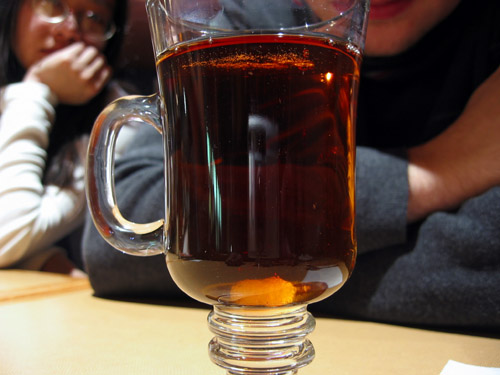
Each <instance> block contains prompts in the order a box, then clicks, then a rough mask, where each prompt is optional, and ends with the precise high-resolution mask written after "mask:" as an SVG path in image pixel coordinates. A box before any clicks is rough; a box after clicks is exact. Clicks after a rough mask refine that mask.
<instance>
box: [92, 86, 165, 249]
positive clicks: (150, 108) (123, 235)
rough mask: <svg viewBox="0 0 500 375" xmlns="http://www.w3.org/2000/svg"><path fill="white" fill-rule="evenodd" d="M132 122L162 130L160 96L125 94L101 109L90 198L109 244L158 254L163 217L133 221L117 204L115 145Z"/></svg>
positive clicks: (96, 126) (94, 134)
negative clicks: (150, 220) (156, 219)
mask: <svg viewBox="0 0 500 375" xmlns="http://www.w3.org/2000/svg"><path fill="white" fill-rule="evenodd" d="M132 121H133V122H135V123H146V124H149V125H152V126H153V127H155V129H156V130H158V132H160V133H162V129H161V126H160V124H161V119H160V115H159V98H158V96H157V95H152V96H126V97H123V98H120V99H118V100H116V101H114V102H113V103H111V104H110V105H108V106H107V107H106V108H105V109H104V110H103V111H102V112H101V114H100V115H99V117H98V118H97V120H96V122H95V124H94V128H93V130H92V133H91V136H90V142H89V148H88V154H87V171H86V182H85V183H86V191H87V201H88V205H89V209H90V213H91V214H92V218H93V220H94V223H95V225H96V227H97V229H98V231H99V233H100V234H101V236H102V237H103V238H104V239H105V240H106V241H107V242H108V243H109V244H111V245H112V246H114V247H115V248H117V249H119V250H121V251H123V252H125V253H127V254H131V255H139V256H149V255H157V254H160V253H163V252H164V246H163V244H164V227H163V224H164V220H163V219H161V220H158V221H155V222H152V223H145V224H138V223H134V222H131V221H128V220H127V219H125V218H124V217H123V216H122V214H121V213H120V210H119V209H118V206H117V204H116V196H115V185H114V150H115V144H116V139H117V137H118V133H119V131H120V128H121V127H122V126H123V125H125V124H126V123H129V122H132Z"/></svg>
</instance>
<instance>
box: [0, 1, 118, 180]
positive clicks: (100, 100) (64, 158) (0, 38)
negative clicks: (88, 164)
mask: <svg viewBox="0 0 500 375" xmlns="http://www.w3.org/2000/svg"><path fill="white" fill-rule="evenodd" d="M23 1H29V0H21V1H19V0H0V67H1V69H0V87H1V86H4V85H6V84H9V83H14V82H19V81H21V80H22V79H23V76H24V74H25V70H24V68H23V67H22V65H21V64H20V62H19V61H18V60H17V58H16V55H15V53H14V51H13V49H12V38H13V35H14V33H15V31H16V26H17V25H16V22H17V18H18V14H19V10H20V8H21V6H22V4H23ZM127 4H128V1H126V0H116V1H115V11H114V16H113V21H114V23H115V25H116V33H115V34H114V35H113V37H112V38H111V39H110V40H109V41H108V43H107V44H106V47H105V49H104V51H103V54H104V55H105V56H106V58H107V60H108V64H110V65H111V66H113V67H114V66H115V65H116V63H117V59H118V56H119V53H120V47H121V45H122V41H123V38H124V33H125V24H126V19H127ZM106 97H107V92H106V89H105V90H103V91H102V92H101V93H100V94H99V95H97V96H96V97H94V98H93V99H92V100H91V101H89V102H88V103H87V104H85V105H82V106H70V105H59V106H58V107H57V109H56V120H55V123H54V126H53V128H52V131H51V133H50V141H49V148H48V150H47V153H48V161H47V165H49V164H52V165H54V168H52V169H51V170H49V171H48V172H47V173H46V176H45V177H46V178H47V177H48V176H47V175H50V181H51V182H52V183H56V184H57V185H60V186H64V185H66V184H68V183H69V181H70V179H71V176H70V174H71V172H72V171H71V169H72V168H71V167H70V165H71V162H68V160H70V159H71V158H72V157H76V155H70V154H71V153H73V151H74V150H71V147H65V145H66V144H67V143H68V142H71V141H73V140H75V139H77V138H79V137H80V136H82V135H83V134H88V133H89V132H90V130H91V128H92V126H93V123H94V120H95V118H96V117H97V115H98V114H99V112H100V111H101V110H102V109H103V107H104V105H105V104H106ZM59 151H63V154H65V155H59V156H58V157H57V158H58V159H60V160H53V159H54V158H55V156H56V154H58V153H59ZM65 166H67V167H65Z"/></svg>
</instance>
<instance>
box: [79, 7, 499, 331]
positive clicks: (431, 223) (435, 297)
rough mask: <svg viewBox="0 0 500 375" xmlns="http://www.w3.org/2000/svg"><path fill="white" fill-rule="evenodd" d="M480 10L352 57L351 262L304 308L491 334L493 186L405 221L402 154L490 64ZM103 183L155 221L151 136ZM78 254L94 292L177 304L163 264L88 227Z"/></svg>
mask: <svg viewBox="0 0 500 375" xmlns="http://www.w3.org/2000/svg"><path fill="white" fill-rule="evenodd" d="M480 3H481V4H480V5H479V4H478V3H477V2H476V1H466V0H463V2H462V4H461V5H460V6H459V8H458V9H457V10H456V11H455V12H454V13H453V14H452V15H451V16H450V17H449V18H448V19H447V20H445V21H444V22H443V23H442V24H441V25H440V26H438V27H437V28H436V29H435V30H434V31H433V32H431V33H430V34H429V35H428V36H427V37H426V38H424V39H423V40H422V41H421V42H420V43H419V44H418V45H416V46H415V47H414V48H412V49H411V50H410V51H407V52H405V53H403V54H401V55H400V56H396V57H392V58H377V59H370V58H366V59H365V60H364V62H363V67H362V80H361V89H360V95H359V107H358V131H357V139H358V142H359V147H358V148H357V167H356V168H357V169H356V178H357V181H356V207H357V219H356V220H357V234H358V250H359V255H358V259H357V264H356V268H355V270H354V272H353V275H352V276H351V279H350V280H349V281H348V282H347V283H346V284H345V285H344V286H343V287H342V288H341V289H340V291H338V292H337V293H336V294H334V295H333V296H331V297H330V298H327V299H326V300H324V301H322V302H319V303H316V304H312V305H311V306H310V309H311V310H312V311H314V312H318V313H321V314H327V315H339V314H340V315H342V316H347V317H351V318H361V319H369V320H378V321H385V322H391V323H403V324H425V325H434V326H462V327H488V328H496V329H498V328H500V187H494V188H492V189H490V190H489V191H487V192H486V193H484V194H482V195H480V196H477V197H474V198H472V199H469V200H468V201H466V202H465V203H463V204H462V205H461V207H459V208H458V209H457V210H455V211H453V212H436V213H433V214H431V215H429V216H428V217H427V218H425V220H422V221H421V222H419V223H416V224H413V225H408V224H407V222H406V205H407V198H408V180H407V160H406V158H405V149H406V148H407V147H409V146H412V145H415V144H418V143H421V142H424V141H425V140H428V139H429V138H432V137H433V136H435V135H436V134H438V133H439V132H441V131H442V130H443V129H445V128H446V127H447V126H449V125H450V124H451V123H452V121H453V120H454V119H455V118H456V117H457V116H458V115H459V114H460V112H461V111H462V110H463V108H464V106H465V104H466V102H467V99H468V98H469V96H470V95H471V93H472V92H473V90H474V89H475V88H476V87H477V86H478V85H479V84H480V83H481V82H483V81H484V80H485V79H486V78H487V77H488V76H489V75H490V74H491V73H492V72H493V71H494V70H495V69H496V68H497V67H498V66H499V65H500V22H499V20H500V3H499V2H498V1H497V0H485V1H481V2H480ZM241 12H242V13H241V15H244V14H245V12H244V9H241ZM252 14H254V16H255V13H252ZM257 16H258V14H257ZM115 178H116V191H117V196H118V201H119V206H120V208H121V210H122V212H124V213H125V215H126V216H127V217H128V218H130V219H132V220H135V221H138V222H145V221H152V220H157V219H158V218H161V217H163V216H164V213H163V205H162V204H158V202H162V201H163V195H164V193H163V191H164V185H163V146H162V139H161V136H159V135H158V134H157V133H156V132H155V131H154V130H152V129H145V130H144V132H143V133H142V134H141V136H140V137H139V138H138V139H137V141H136V142H135V144H134V146H133V148H131V149H130V152H129V153H128V154H127V155H125V156H124V157H123V158H122V159H121V160H120V161H119V163H118V165H117V168H116V175H115ZM83 249H84V259H85V263H86V270H87V272H88V273H89V276H90V281H91V283H92V286H93V287H94V289H95V292H96V294H97V295H99V296H108V297H111V296H129V297H130V296H134V297H138V296H143V297H151V296H154V297H166V298H173V297H179V296H183V293H182V292H181V291H180V290H179V289H178V288H177V287H176V286H175V284H174V283H173V282H172V280H171V278H170V276H169V274H168V271H167V269H166V267H165V261H164V259H163V256H157V257H152V258H138V257H132V256H128V255H124V254H122V253H120V252H118V251H115V250H113V249H110V246H109V245H107V244H106V243H105V241H104V240H102V239H101V237H100V236H99V235H98V233H97V231H96V230H95V228H94V226H93V224H92V223H91V221H90V219H89V220H88V222H87V225H86V230H85V235H84V241H83ZM186 298H187V297H186Z"/></svg>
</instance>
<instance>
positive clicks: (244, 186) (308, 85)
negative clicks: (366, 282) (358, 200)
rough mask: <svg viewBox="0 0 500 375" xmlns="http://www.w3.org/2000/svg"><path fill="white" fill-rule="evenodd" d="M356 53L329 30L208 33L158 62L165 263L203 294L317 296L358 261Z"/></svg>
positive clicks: (236, 298) (275, 302)
mask: <svg viewBox="0 0 500 375" xmlns="http://www.w3.org/2000/svg"><path fill="white" fill-rule="evenodd" d="M359 63H360V55H359V53H358V52H357V51H356V50H354V49H351V48H350V47H349V46H347V45H344V44H341V43H334V42H332V41H331V40H325V39H318V38H310V37H307V38H306V37H300V36H277V35H259V36H244V37H231V38H222V39H213V40H204V41H201V42H199V43H192V44H187V45H185V46H183V47H179V48H177V49H176V50H175V51H169V52H167V53H166V54H165V55H164V56H161V57H160V58H159V59H158V63H157V67H158V74H159V79H160V85H161V87H160V89H161V91H162V92H161V96H162V97H163V98H164V101H165V102H164V105H165V112H166V118H167V122H168V127H167V128H168V130H167V132H166V135H165V136H166V137H167V144H168V145H169V147H170V149H169V150H168V151H167V152H168V157H167V161H166V162H167V164H170V165H172V169H171V170H170V171H168V170H169V168H167V171H168V172H167V199H168V200H169V202H168V203H169V204H168V206H169V211H167V223H168V224H167V225H169V228H168V231H167V232H168V233H169V238H168V239H167V265H168V269H169V271H170V274H171V275H172V277H173V278H174V280H175V282H176V283H177V285H178V286H180V287H181V288H182V289H183V290H184V291H185V292H186V293H187V294H189V295H190V296H192V297H193V298H196V299H198V300H200V301H203V302H206V303H212V304H213V303H218V302H219V303H230V304H237V305H251V306H283V305H289V304H295V303H306V302H307V303H309V302H314V301H317V300H320V299H323V298H325V297H327V296H329V295H330V294H332V293H333V292H335V291H336V290H337V289H339V288H340V287H341V286H342V284H343V283H344V282H345V281H346V279H347V278H348V276H349V275H350V273H351V272H352V269H353V267H354V263H355V256H356V237H355V231H354V154H355V146H354V109H355V106H354V105H353V103H352V102H353V100H355V99H354V98H356V92H357V87H358V79H359Z"/></svg>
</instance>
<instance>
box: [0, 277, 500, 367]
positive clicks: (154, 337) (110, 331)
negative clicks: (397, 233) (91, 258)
mask: <svg viewBox="0 0 500 375" xmlns="http://www.w3.org/2000/svg"><path fill="white" fill-rule="evenodd" d="M33 291H35V292H33ZM208 313H209V309H208V308H207V309H199V308H187V307H178V306H162V305H154V304H144V303H134V302H124V301H116V300H107V299H101V298H97V297H94V296H93V295H92V290H91V288H90V286H89V284H88V282H87V281H86V280H81V279H80V280H79V279H71V278H66V277H65V276H59V275H53V274H43V273H36V272H35V273H32V272H21V271H5V270H3V271H0V374H2V375H14V374H15V375H19V374H22V375H25V374H28V375H29V374H36V375H44V374H50V375H58V374H75V375H78V374H106V375H112V374H117V375H118V374H119V375H122V374H123V375H127V374H134V375H135V374H162V375H170V374H172V375H174V374H175V375H184V374H185V375H198V374H199V375H202V374H203V375H223V374H224V372H223V371H222V370H221V369H219V368H218V367H217V366H215V365H214V364H212V363H211V362H210V360H209V358H208V354H207V344H208V342H209V340H210V339H211V336H212V335H211V333H210V332H209V331H208V327H207V323H206V317H207V315H208ZM316 320H317V325H316V330H315V331H314V332H313V333H312V334H311V335H310V339H311V341H312V343H313V344H314V347H315V349H316V358H315V359H314V361H313V362H312V364H310V365H309V366H307V367H305V368H304V369H302V370H300V371H299V375H313V374H316V375H323V374H332V375H335V374H355V375H359V374H373V375H376V374H383V375H390V374H405V375H412V374H415V375H426V374H429V375H431V374H432V375H438V374H439V373H440V372H441V370H442V369H443V367H444V366H445V364H446V363H447V361H448V360H450V359H452V360H455V361H459V362H464V363H468V364H473V365H479V366H490V367H500V340H499V339H495V338H486V337H478V336H470V335H462V334H454V333H444V332H436V331H428V330H422V329H415V328H407V327H400V326H393V325H386V324H378V323H370V322H358V321H348V320H338V319H325V318H317V319H316Z"/></svg>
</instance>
